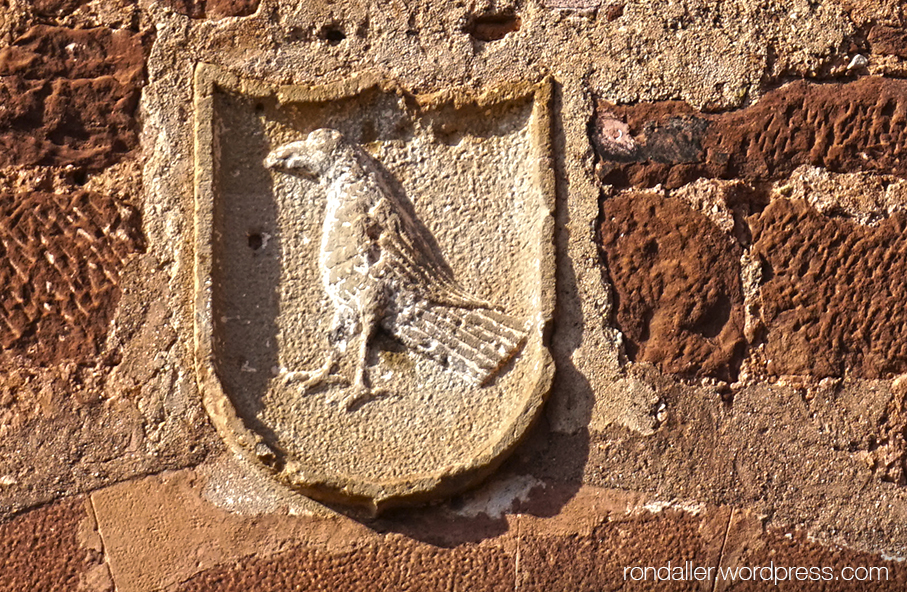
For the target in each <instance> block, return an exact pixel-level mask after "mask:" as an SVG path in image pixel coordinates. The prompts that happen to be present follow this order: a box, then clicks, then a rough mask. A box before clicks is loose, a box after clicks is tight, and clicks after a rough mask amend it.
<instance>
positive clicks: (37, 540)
mask: <svg viewBox="0 0 907 592" xmlns="http://www.w3.org/2000/svg"><path fill="white" fill-rule="evenodd" d="M93 528H94V521H93V518H92V517H91V516H89V515H88V513H87V512H86V501H85V499H84V498H82V497H78V498H74V499H68V500H64V501H60V502H56V503H54V504H50V505H48V506H44V507H42V508H38V509H36V510H32V511H30V512H26V513H25V514H22V515H20V516H17V517H15V518H13V519H12V520H10V521H9V522H6V523H4V524H0V591H9V592H22V591H23V590H34V591H36V592H37V591H39V590H40V591H42V592H70V591H72V590H84V589H93V590H97V591H98V592H101V591H102V590H109V589H111V586H110V585H109V582H110V578H109V574H108V573H107V571H106V570H107V568H106V566H105V565H104V558H103V550H102V548H101V546H100V539H97V538H96V534H97V533H96V532H95V531H94V530H93ZM86 531H87V536H86ZM80 534H81V536H80ZM92 534H94V535H95V537H94V538H95V539H96V540H94V541H90V540H85V539H91V538H93V537H91V535H92ZM80 539H82V540H80Z"/></svg>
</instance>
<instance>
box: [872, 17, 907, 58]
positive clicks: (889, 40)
mask: <svg viewBox="0 0 907 592" xmlns="http://www.w3.org/2000/svg"><path fill="white" fill-rule="evenodd" d="M869 43H870V45H871V46H872V50H873V51H874V52H875V53H879V54H882V55H893V56H897V57H899V58H907V29H899V28H896V27H886V26H884V25H877V26H875V27H873V28H872V29H871V30H870V31H869Z"/></svg>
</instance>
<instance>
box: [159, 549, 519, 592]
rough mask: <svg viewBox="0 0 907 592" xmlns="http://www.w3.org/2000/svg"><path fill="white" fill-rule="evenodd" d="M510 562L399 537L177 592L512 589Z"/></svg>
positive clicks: (216, 573) (255, 565)
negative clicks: (221, 591)
mask: <svg viewBox="0 0 907 592" xmlns="http://www.w3.org/2000/svg"><path fill="white" fill-rule="evenodd" d="M514 561H515V559H514V557H513V556H511V555H510V554H508V553H506V552H505V551H504V550H502V549H498V548H494V547H481V546H475V545H461V546H459V547H457V548H454V549H444V548H439V547H433V546H430V545H426V544H420V543H416V542H413V541H411V540H401V539H399V538H397V537H387V538H386V539H385V540H384V541H383V542H382V543H380V544H369V545H363V546H361V547H358V548H356V549H351V550H349V551H344V552H339V553H327V552H325V551H321V550H318V549H311V548H297V549H292V550H290V551H287V552H285V553H281V554H279V555H277V556H271V557H254V556H253V557H248V558H245V559H244V560H242V561H240V562H238V563H235V564H234V565H231V566H225V567H223V568H219V569H213V570H210V571H208V572H205V573H202V574H200V575H198V576H195V577H194V578H192V579H190V580H188V581H187V582H186V583H184V584H183V585H182V586H180V587H179V588H177V589H178V590H180V592H207V591H208V590H211V589H213V588H216V589H218V590H223V591H224V592H232V591H234V590H235V591H237V592H239V591H241V590H250V589H254V590H256V591H261V592H283V591H284V590H299V591H308V590H312V591H315V590H336V591H337V592H359V591H360V590H375V591H382V592H383V591H388V592H390V591H391V590H393V591H401V592H402V591H410V590H411V591H413V592H416V591H419V592H422V591H424V592H435V591H437V592H442V591H446V590H470V591H472V590H476V591H501V592H503V591H506V590H513V589H514Z"/></svg>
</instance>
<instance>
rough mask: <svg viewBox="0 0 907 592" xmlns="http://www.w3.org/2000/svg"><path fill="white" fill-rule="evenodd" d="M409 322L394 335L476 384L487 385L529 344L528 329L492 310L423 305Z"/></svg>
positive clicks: (395, 329)
mask: <svg viewBox="0 0 907 592" xmlns="http://www.w3.org/2000/svg"><path fill="white" fill-rule="evenodd" d="M417 308H418V310H417V311H415V314H414V315H413V316H412V317H411V318H410V319H409V322H406V323H400V324H398V325H397V326H395V327H394V331H393V333H394V334H395V336H396V337H397V338H398V339H400V340H401V341H402V342H403V343H404V344H406V345H407V346H409V347H411V348H413V349H415V350H417V351H419V352H421V353H423V354H424V355H426V356H428V357H430V358H432V359H433V360H435V361H437V362H438V363H440V364H442V365H444V366H447V367H448V368H449V369H450V370H451V371H453V372H455V373H456V374H458V375H460V376H462V377H463V378H466V379H467V380H469V381H470V382H472V383H474V384H476V385H480V386H481V385H484V384H485V383H487V382H488V381H489V380H490V379H491V378H492V377H494V375H495V374H496V373H497V372H498V370H500V368H501V367H502V366H504V365H505V364H506V363H507V362H508V361H509V360H510V359H511V358H512V357H513V356H514V355H515V354H516V353H517V351H519V349H520V348H521V347H522V346H523V344H524V343H525V341H526V336H527V333H526V329H525V328H524V327H522V326H521V325H520V323H519V322H518V321H517V320H516V319H514V318H513V317H511V316H509V315H506V314H503V313H500V312H498V311H496V310H493V309H490V308H462V307H454V306H447V305H444V304H437V303H432V302H425V303H420V304H419V305H417Z"/></svg>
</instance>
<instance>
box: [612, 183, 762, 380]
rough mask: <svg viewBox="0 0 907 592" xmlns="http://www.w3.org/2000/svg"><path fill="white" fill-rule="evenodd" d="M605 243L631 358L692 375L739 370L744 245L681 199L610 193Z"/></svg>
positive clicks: (619, 323) (727, 375)
mask: <svg viewBox="0 0 907 592" xmlns="http://www.w3.org/2000/svg"><path fill="white" fill-rule="evenodd" d="M600 232H601V235H600V236H601V248H602V253H603V257H604V262H605V265H606V268H607V272H608V274H609V275H610V280H611V283H612V285H613V287H614V291H615V310H616V314H615V317H616V318H615V320H616V322H617V326H618V328H619V329H620V330H621V331H622V332H623V334H624V338H625V343H626V349H627V355H628V356H629V358H630V359H631V360H635V361H640V362H651V363H653V364H655V365H657V366H658V367H660V368H661V369H662V370H664V371H665V372H670V373H676V374H681V375H687V376H712V377H717V378H722V379H725V380H730V379H733V378H734V377H735V376H736V372H737V367H738V366H739V362H740V356H741V355H742V350H743V346H744V340H743V293H742V288H741V284H740V255H741V249H740V246H739V245H738V244H737V243H736V242H735V241H733V240H732V239H731V238H730V237H729V236H728V235H726V234H724V233H722V232H721V231H720V230H719V229H718V228H717V227H716V226H715V224H713V223H712V222H711V221H710V220H709V219H708V218H706V217H705V216H704V215H703V214H701V213H699V212H696V211H694V210H693V209H691V208H690V207H689V206H687V205H686V204H685V203H683V202H682V201H680V200H678V199H673V198H668V199H665V198H662V197H661V196H659V195H657V194H654V193H642V192H641V193H625V194H622V195H619V196H617V197H613V198H610V199H606V200H604V201H603V203H602V212H601V227H600Z"/></svg>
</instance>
